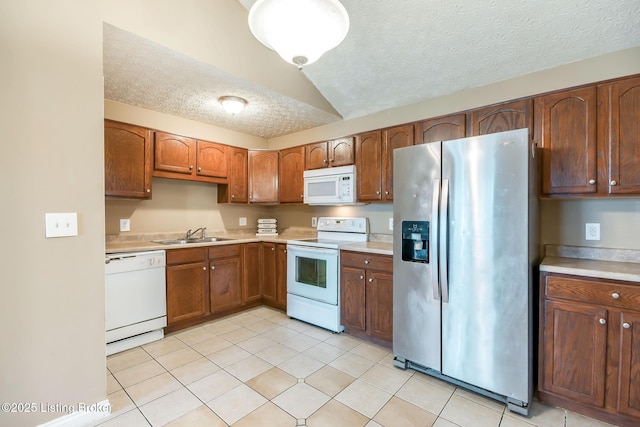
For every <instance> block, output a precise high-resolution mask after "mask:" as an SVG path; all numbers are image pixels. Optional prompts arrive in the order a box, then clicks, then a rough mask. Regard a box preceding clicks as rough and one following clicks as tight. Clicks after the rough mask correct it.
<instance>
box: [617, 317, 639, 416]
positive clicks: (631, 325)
mask: <svg viewBox="0 0 640 427" xmlns="http://www.w3.org/2000/svg"><path fill="white" fill-rule="evenodd" d="M620 320H621V321H620V334H621V337H620V345H621V348H620V361H619V366H620V377H619V378H620V383H619V384H618V411H619V412H621V413H623V414H626V415H631V416H634V417H640V387H639V385H640V314H639V313H621V319H620Z"/></svg>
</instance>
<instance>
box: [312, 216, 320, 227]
mask: <svg viewBox="0 0 640 427" xmlns="http://www.w3.org/2000/svg"><path fill="white" fill-rule="evenodd" d="M311 226H312V227H317V226H318V217H317V216H312V217H311Z"/></svg>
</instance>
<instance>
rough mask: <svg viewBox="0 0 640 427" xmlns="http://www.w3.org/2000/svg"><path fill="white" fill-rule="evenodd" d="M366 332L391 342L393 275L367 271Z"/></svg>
mask: <svg viewBox="0 0 640 427" xmlns="http://www.w3.org/2000/svg"><path fill="white" fill-rule="evenodd" d="M366 278H367V284H366V286H367V291H366V298H367V300H366V303H365V306H366V308H367V332H368V333H369V334H371V335H373V336H375V337H377V338H380V339H383V340H386V341H391V337H392V335H393V274H391V273H387V272H383V271H367V277H366Z"/></svg>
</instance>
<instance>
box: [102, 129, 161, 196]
mask: <svg viewBox="0 0 640 427" xmlns="http://www.w3.org/2000/svg"><path fill="white" fill-rule="evenodd" d="M151 147H152V144H151V131H150V130H149V129H145V128H142V127H139V126H133V125H128V124H126V123H119V122H114V121H111V120H105V121H104V165H105V167H104V173H105V179H104V186H105V189H104V194H105V196H106V197H121V198H134V199H150V198H151V151H152V148H151Z"/></svg>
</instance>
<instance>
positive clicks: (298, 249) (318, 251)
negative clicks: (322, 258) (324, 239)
mask: <svg viewBox="0 0 640 427" xmlns="http://www.w3.org/2000/svg"><path fill="white" fill-rule="evenodd" d="M287 249H288V251H289V253H292V252H295V253H296V254H299V253H308V254H326V255H335V254H336V252H338V249H324V248H311V247H309V246H289V245H287Z"/></svg>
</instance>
